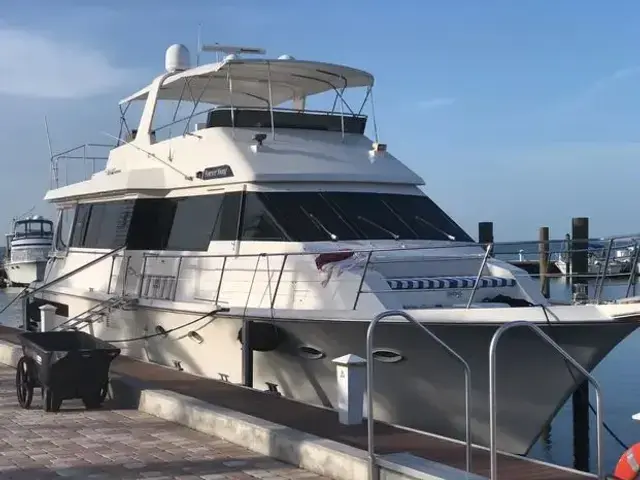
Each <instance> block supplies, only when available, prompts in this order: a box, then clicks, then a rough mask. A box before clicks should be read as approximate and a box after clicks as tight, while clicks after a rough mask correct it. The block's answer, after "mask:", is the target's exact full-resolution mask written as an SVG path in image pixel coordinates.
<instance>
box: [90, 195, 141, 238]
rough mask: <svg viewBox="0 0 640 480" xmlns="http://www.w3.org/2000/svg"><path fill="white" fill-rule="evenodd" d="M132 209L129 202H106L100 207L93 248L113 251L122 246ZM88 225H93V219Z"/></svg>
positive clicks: (131, 204)
mask: <svg viewBox="0 0 640 480" xmlns="http://www.w3.org/2000/svg"><path fill="white" fill-rule="evenodd" d="M132 207H133V203H132V202H130V201H126V202H125V201H120V202H108V203H105V204H103V205H102V209H101V210H102V213H101V219H100V226H99V228H97V231H98V234H97V235H98V236H97V238H96V239H95V245H94V246H95V248H108V249H114V248H118V247H121V246H122V245H124V242H125V241H126V239H127V231H128V229H129V222H130V221H131V212H132ZM94 208H95V206H94ZM92 217H93V214H92ZM90 223H91V224H92V223H93V218H92V219H91V220H90Z"/></svg>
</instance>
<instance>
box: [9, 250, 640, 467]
mask: <svg viewBox="0 0 640 480" xmlns="http://www.w3.org/2000/svg"><path fill="white" fill-rule="evenodd" d="M520 248H523V249H525V248H527V251H529V252H534V251H535V250H536V249H537V247H536V246H534V247H533V248H532V247H531V246H530V245H523V246H522V247H520ZM507 250H508V251H507V252H504V249H503V253H502V254H501V255H502V256H503V257H506V258H509V259H514V258H515V257H517V252H518V250H519V248H515V249H513V248H510V249H507ZM509 252H515V253H513V254H511V253H509ZM527 258H531V259H533V258H535V257H534V256H532V255H530V256H528V257H527ZM593 287H594V283H593V282H591V283H590V285H589V291H590V292H593ZM21 290H22V289H21V288H7V289H5V290H0V308H2V307H3V306H4V305H7V303H9V302H10V301H11V300H12V299H13V298H14V297H15V296H16V295H18V293H20V291H21ZM625 292H626V281H625V280H624V279H623V280H619V281H612V282H608V283H606V284H605V287H604V289H603V298H616V297H620V296H624V294H625ZM551 294H552V298H554V299H565V300H568V299H570V296H571V295H570V287H569V285H568V284H567V282H566V281H565V280H563V279H552V281H551ZM21 315H22V313H21V302H19V301H17V302H15V303H14V304H13V305H11V306H10V307H9V308H8V309H7V310H6V311H4V312H3V313H2V314H0V323H2V324H4V325H10V326H17V325H19V324H20V322H21V318H22V317H21ZM637 352H640V330H638V331H636V332H635V333H633V334H631V335H630V336H629V337H627V339H625V340H624V341H623V342H622V343H621V344H620V345H618V346H617V347H616V348H615V349H614V350H613V351H612V352H611V353H610V354H609V355H608V356H607V357H606V358H605V359H604V360H603V361H602V362H601V363H600V365H598V367H597V368H596V369H595V371H594V375H595V377H596V379H597V380H598V381H599V382H600V384H601V386H602V388H603V397H604V403H603V405H604V419H605V422H606V423H607V425H608V426H609V427H610V428H611V430H613V432H614V433H615V434H616V435H617V436H618V437H619V438H620V439H621V440H622V441H623V442H624V443H625V444H627V445H632V444H634V443H635V442H639V441H640V422H635V421H633V420H632V419H631V416H632V415H634V414H635V413H638V412H640V383H639V382H638V379H639V377H640V375H638V372H636V370H635V367H636V359H637V357H636V353H637ZM487 354H488V352H487ZM590 399H591V403H592V405H593V406H594V407H595V394H594V393H593V391H592V392H591V396H590ZM522 414H523V415H526V412H523V413H522ZM590 432H591V452H592V453H591V469H592V471H595V461H596V458H595V415H593V414H592V415H591V429H590ZM604 451H605V467H606V471H608V472H612V471H613V468H614V466H615V464H616V463H617V461H618V458H619V457H620V455H621V454H622V452H623V448H622V446H620V444H619V443H618V442H617V441H616V440H614V439H613V438H612V436H611V435H610V434H609V433H607V432H606V431H605V434H604ZM529 456H531V457H533V458H537V459H540V460H544V461H548V462H551V463H555V464H558V465H564V466H568V467H572V466H573V431H572V412H571V400H569V401H568V402H567V404H566V405H565V406H564V407H563V408H562V409H561V410H560V412H559V413H558V415H557V417H556V419H555V420H554V421H553V423H552V425H551V429H550V433H549V435H547V436H546V438H541V439H540V440H539V441H538V442H537V443H536V444H535V445H534V447H533V448H532V451H531V452H530V455H529Z"/></svg>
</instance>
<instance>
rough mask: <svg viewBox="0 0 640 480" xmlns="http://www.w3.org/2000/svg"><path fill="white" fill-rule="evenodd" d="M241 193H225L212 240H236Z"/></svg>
mask: <svg viewBox="0 0 640 480" xmlns="http://www.w3.org/2000/svg"><path fill="white" fill-rule="evenodd" d="M241 200H242V193H241V192H231V193H225V194H224V198H223V199H222V208H221V209H220V213H219V214H218V219H217V222H216V225H215V228H214V230H213V235H212V237H211V238H212V240H237V239H238V226H239V225H238V223H239V221H240V220H239V217H240V207H241Z"/></svg>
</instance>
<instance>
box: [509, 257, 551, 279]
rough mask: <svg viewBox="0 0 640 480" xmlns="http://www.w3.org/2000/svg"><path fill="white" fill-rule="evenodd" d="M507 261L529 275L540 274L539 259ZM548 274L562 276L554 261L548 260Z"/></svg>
mask: <svg viewBox="0 0 640 480" xmlns="http://www.w3.org/2000/svg"><path fill="white" fill-rule="evenodd" d="M509 263H510V264H511V265H513V266H514V267H518V268H521V269H523V270H524V271H525V272H527V273H528V274H529V275H532V276H538V275H540V260H510V261H509ZM548 272H549V274H550V275H556V276H563V275H562V272H561V271H560V270H559V269H558V267H557V266H556V264H555V263H553V262H550V263H549V267H548Z"/></svg>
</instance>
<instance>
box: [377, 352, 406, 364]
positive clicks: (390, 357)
mask: <svg viewBox="0 0 640 480" xmlns="http://www.w3.org/2000/svg"><path fill="white" fill-rule="evenodd" d="M373 358H374V360H378V361H379V362H383V363H398V362H401V361H402V360H404V356H402V354H401V353H400V352H398V351H397V350H390V349H387V348H376V349H375V350H374V351H373Z"/></svg>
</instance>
